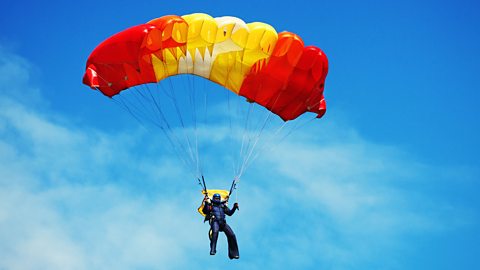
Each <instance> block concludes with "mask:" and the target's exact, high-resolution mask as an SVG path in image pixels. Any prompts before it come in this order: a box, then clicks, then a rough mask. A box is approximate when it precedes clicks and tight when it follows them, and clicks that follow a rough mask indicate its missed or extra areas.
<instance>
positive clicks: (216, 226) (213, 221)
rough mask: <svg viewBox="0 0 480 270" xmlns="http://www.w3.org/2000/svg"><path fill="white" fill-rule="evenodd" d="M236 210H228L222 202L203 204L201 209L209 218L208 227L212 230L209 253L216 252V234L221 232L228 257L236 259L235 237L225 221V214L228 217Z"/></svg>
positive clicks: (236, 246)
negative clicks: (225, 243) (226, 244)
mask: <svg viewBox="0 0 480 270" xmlns="http://www.w3.org/2000/svg"><path fill="white" fill-rule="evenodd" d="M235 210H236V208H235V207H234V208H233V209H231V210H230V208H228V206H226V205H225V203H224V202H216V201H212V203H205V206H204V207H203V213H205V214H206V215H207V217H209V218H210V227H211V229H212V239H211V240H210V252H211V253H212V252H213V253H216V252H217V239H218V232H219V231H222V232H224V233H225V235H226V236H227V241H228V257H229V258H230V259H233V258H235V257H237V258H238V256H239V253H238V244H237V237H236V236H235V233H234V232H233V230H232V228H230V226H228V224H227V221H226V220H225V214H226V215H228V216H231V215H233V213H235Z"/></svg>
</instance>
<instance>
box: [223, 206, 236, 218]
mask: <svg viewBox="0 0 480 270" xmlns="http://www.w3.org/2000/svg"><path fill="white" fill-rule="evenodd" d="M223 207H224V212H225V214H226V215H227V216H231V215H233V213H235V210H237V209H238V203H234V204H233V208H232V209H230V208H228V206H227V205H226V204H224V206H223Z"/></svg>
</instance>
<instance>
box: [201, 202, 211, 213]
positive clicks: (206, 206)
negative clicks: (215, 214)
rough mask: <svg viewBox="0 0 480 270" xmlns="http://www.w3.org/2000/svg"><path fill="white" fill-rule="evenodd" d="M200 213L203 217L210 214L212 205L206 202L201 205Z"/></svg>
mask: <svg viewBox="0 0 480 270" xmlns="http://www.w3.org/2000/svg"><path fill="white" fill-rule="evenodd" d="M202 212H203V213H204V214H205V215H208V214H210V213H211V212H212V204H210V203H207V202H206V203H205V204H204V205H203V209H202Z"/></svg>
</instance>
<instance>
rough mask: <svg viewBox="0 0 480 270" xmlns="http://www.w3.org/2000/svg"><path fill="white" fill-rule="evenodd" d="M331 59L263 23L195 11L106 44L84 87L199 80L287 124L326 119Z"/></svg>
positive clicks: (94, 57)
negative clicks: (183, 77) (186, 77)
mask: <svg viewBox="0 0 480 270" xmlns="http://www.w3.org/2000/svg"><path fill="white" fill-rule="evenodd" d="M327 72H328V60H327V57H326V56H325V54H324V53H323V51H322V50H321V49H319V48H317V47H315V46H304V43H303V41H302V39H301V38H300V37H299V36H298V35H296V34H294V33H291V32H281V33H279V34H277V32H276V31H275V29H274V28H273V27H272V26H270V25H268V24H265V23H261V22H254V23H248V24H246V23H245V22H243V21H242V20H241V19H239V18H235V17H218V18H212V17H211V16H209V15H207V14H201V13H195V14H190V15H185V16H177V15H169V16H163V17H160V18H157V19H154V20H151V21H149V22H148V23H146V24H141V25H138V26H134V27H131V28H129V29H127V30H124V31H122V32H120V33H118V34H116V35H114V36H112V37H110V38H108V39H107V40H105V41H104V42H103V43H101V44H100V45H99V46H98V47H97V48H96V49H95V50H94V51H93V52H92V54H91V55H90V57H89V58H88V61H87V66H86V72H85V75H84V77H83V83H84V84H86V85H88V86H90V87H91V88H94V89H98V90H100V91H101V92H102V93H103V94H104V95H106V96H109V97H112V96H114V95H116V94H118V93H120V91H122V90H125V89H127V88H129V87H132V86H137V85H141V84H146V83H155V82H159V81H161V80H163V79H165V78H167V77H170V76H175V75H178V74H193V75H197V76H201V77H204V78H206V79H208V80H210V81H213V82H215V83H218V84H220V85H222V86H224V87H225V88H227V89H229V90H230V91H232V92H234V93H236V94H237V95H240V96H243V97H245V98H247V100H248V101H249V102H255V103H257V104H260V105H261V106H263V107H265V108H267V109H268V110H270V111H271V112H273V113H274V114H276V115H278V116H279V117H281V118H282V119H283V120H284V121H287V120H293V119H295V118H297V117H298V116H300V115H301V114H303V113H305V112H307V111H308V112H313V113H316V114H317V117H322V116H323V114H324V113H325V110H326V105H325V100H324V96H323V90H324V83H325V78H326V76H327Z"/></svg>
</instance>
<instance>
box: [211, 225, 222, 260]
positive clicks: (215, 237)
mask: <svg viewBox="0 0 480 270" xmlns="http://www.w3.org/2000/svg"><path fill="white" fill-rule="evenodd" d="M210 227H211V229H212V239H210V255H215V253H217V240H218V231H219V230H220V227H219V225H218V222H216V221H213V222H212V224H210Z"/></svg>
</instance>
